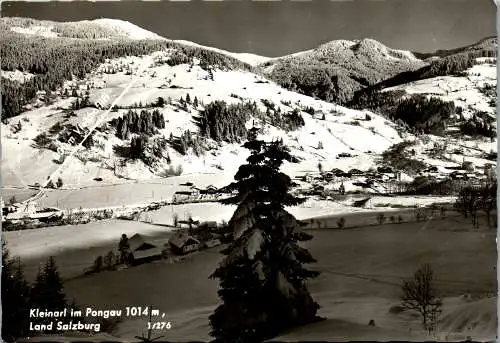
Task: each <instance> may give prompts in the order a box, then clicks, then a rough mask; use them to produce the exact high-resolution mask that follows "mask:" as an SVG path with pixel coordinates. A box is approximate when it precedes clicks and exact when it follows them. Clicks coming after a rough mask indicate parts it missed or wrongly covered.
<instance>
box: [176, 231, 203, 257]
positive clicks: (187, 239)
mask: <svg viewBox="0 0 500 343" xmlns="http://www.w3.org/2000/svg"><path fill="white" fill-rule="evenodd" d="M169 244H170V247H171V249H172V252H174V253H175V254H178V255H184V254H187V253H189V252H191V251H195V250H198V249H199V248H200V241H199V240H197V239H196V238H194V237H192V236H189V235H182V234H179V235H176V236H174V237H172V238H171V239H170V240H169Z"/></svg>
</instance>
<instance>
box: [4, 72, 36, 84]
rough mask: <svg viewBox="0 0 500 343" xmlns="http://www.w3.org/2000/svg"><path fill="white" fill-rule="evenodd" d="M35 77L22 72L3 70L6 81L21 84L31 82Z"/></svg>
mask: <svg viewBox="0 0 500 343" xmlns="http://www.w3.org/2000/svg"><path fill="white" fill-rule="evenodd" d="M34 76H35V75H33V74H30V73H28V72H22V71H20V70H15V71H7V70H2V77H5V78H6V79H9V80H12V81H17V82H19V83H24V82H26V81H29V80H30V79H31V78H32V77H34Z"/></svg>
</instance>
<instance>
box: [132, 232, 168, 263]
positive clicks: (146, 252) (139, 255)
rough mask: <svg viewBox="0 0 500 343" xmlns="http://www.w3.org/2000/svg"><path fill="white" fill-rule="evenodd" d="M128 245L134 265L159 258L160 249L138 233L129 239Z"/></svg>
mask: <svg viewBox="0 0 500 343" xmlns="http://www.w3.org/2000/svg"><path fill="white" fill-rule="evenodd" d="M128 244H129V247H130V253H131V255H132V261H133V263H134V264H136V263H141V262H146V261H150V260H155V259H160V258H161V251H162V249H161V247H157V246H156V245H154V244H152V243H150V242H148V241H147V240H146V239H145V238H144V237H143V236H141V235H139V234H138V233H137V234H135V235H133V236H132V237H130V238H129V240H128Z"/></svg>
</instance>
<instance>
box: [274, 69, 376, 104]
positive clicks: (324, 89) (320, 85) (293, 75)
mask: <svg viewBox="0 0 500 343" xmlns="http://www.w3.org/2000/svg"><path fill="white" fill-rule="evenodd" d="M269 77H270V78H271V79H272V80H273V81H275V82H276V83H278V84H279V85H280V86H282V87H283V88H286V89H288V90H291V91H293V92H298V93H300V94H304V95H308V96H311V97H314V98H318V99H321V100H324V101H328V102H339V103H344V102H346V101H347V100H349V99H350V98H351V97H352V94H353V93H354V92H355V91H357V90H359V89H360V88H361V87H362V85H365V86H368V85H369V83H368V81H367V80H364V79H363V78H359V80H356V79H355V78H352V77H350V76H349V75H347V74H346V73H345V72H343V71H342V70H339V69H334V68H333V67H332V66H330V65H326V64H323V65H322V64H319V65H313V66H311V65H304V64H293V63H284V62H283V63H281V64H278V65H276V66H275V67H274V69H273V71H272V74H271V75H270V76H269Z"/></svg>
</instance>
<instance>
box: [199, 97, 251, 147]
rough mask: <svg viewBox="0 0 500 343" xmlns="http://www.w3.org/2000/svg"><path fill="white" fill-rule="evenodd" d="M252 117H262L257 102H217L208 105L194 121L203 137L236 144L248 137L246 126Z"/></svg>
mask: <svg viewBox="0 0 500 343" xmlns="http://www.w3.org/2000/svg"><path fill="white" fill-rule="evenodd" d="M251 116H254V117H259V116H261V112H260V111H259V109H258V107H257V104H256V103H255V102H252V103H251V102H246V103H238V104H230V105H228V104H227V103H226V102H225V101H220V100H216V101H214V102H211V103H209V104H207V105H206V106H205V109H204V110H203V111H201V112H200V115H199V116H198V117H195V118H194V119H195V121H196V124H197V126H198V128H199V130H200V135H201V136H204V137H207V138H211V139H213V140H214V141H217V142H222V141H224V142H228V143H235V142H241V141H242V140H243V139H244V138H246V137H247V129H246V127H245V125H246V123H247V121H248V120H249V119H250V117H251Z"/></svg>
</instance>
